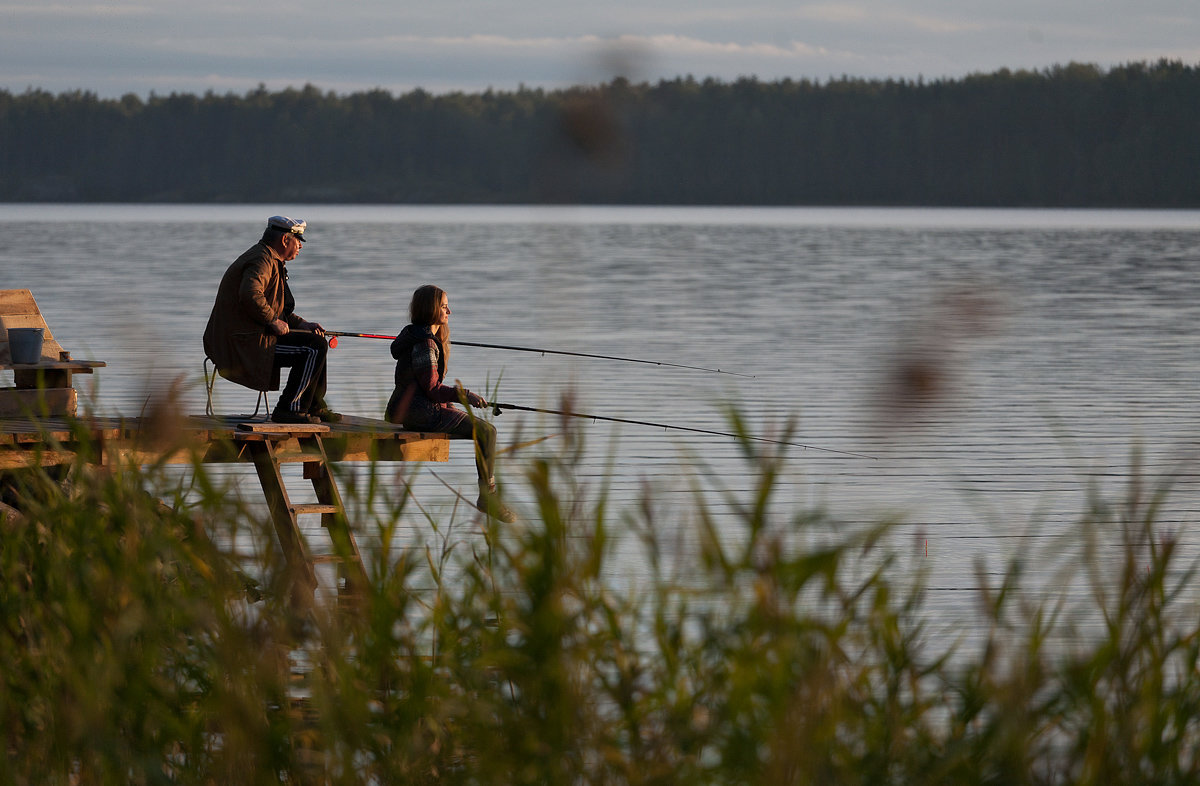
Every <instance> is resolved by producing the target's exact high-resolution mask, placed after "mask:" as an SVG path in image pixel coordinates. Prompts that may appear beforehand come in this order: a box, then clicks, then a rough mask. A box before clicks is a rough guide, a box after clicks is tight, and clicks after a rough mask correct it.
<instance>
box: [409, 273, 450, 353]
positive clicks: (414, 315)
mask: <svg viewBox="0 0 1200 786" xmlns="http://www.w3.org/2000/svg"><path fill="white" fill-rule="evenodd" d="M445 294H446V291H445V290H443V289H442V288H440V287H436V286H434V285H433V284H425V285H424V286H420V287H417V291H416V292H413V296H412V302H411V303H409V304H408V318H409V320H410V321H411V322H412V323H413V324H414V325H420V326H422V327H429V326H430V325H432V324H433V320H434V319H435V318H436V317H437V311H438V309H439V308H440V307H441V305H442V296H443V295H445ZM437 338H438V340H439V341H440V342H441V344H442V357H443V358H444V359H445V360H446V361H447V362H449V360H450V325H443V326H442V329H441V330H439V331H438V333H437Z"/></svg>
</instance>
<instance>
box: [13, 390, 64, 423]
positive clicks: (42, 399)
mask: <svg viewBox="0 0 1200 786" xmlns="http://www.w3.org/2000/svg"><path fill="white" fill-rule="evenodd" d="M78 408H79V394H78V393H77V392H76V391H75V388H47V389H44V390H39V389H37V388H0V418H15V417H31V416H41V417H47V416H60V415H74V414H75V412H76V410H78Z"/></svg>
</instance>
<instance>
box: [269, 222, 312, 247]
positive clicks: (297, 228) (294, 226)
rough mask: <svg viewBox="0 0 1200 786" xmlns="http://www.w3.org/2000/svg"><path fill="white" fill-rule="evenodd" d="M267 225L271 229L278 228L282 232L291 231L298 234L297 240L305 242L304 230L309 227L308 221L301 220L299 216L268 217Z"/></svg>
mask: <svg viewBox="0 0 1200 786" xmlns="http://www.w3.org/2000/svg"><path fill="white" fill-rule="evenodd" d="M267 227H268V228H269V229H278V230H279V231H280V232H291V233H292V234H293V235H295V236H296V239H297V240H299V241H300V242H301V243H303V242H304V230H305V229H307V228H308V222H307V221H301V220H300V219H298V218H288V217H287V216H271V217H270V218H268V219H267Z"/></svg>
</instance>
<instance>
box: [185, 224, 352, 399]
mask: <svg viewBox="0 0 1200 786" xmlns="http://www.w3.org/2000/svg"><path fill="white" fill-rule="evenodd" d="M307 227H308V225H307V223H306V222H304V221H300V220H299V219H295V218H288V217H287V216H271V218H269V219H267V229H266V231H265V232H263V236H262V239H261V240H259V241H258V242H257V243H255V244H254V245H253V246H252V247H250V248H249V249H248V250H247V251H246V252H245V253H244V254H242V255H241V256H240V257H238V258H237V260H236V261H235V262H234V263H233V264H232V265H230V266H229V268H228V269H227V270H226V271H225V275H224V276H223V277H222V278H221V284H220V286H219V287H218V289H217V300H216V302H215V303H214V304H213V309H212V314H211V315H209V318H208V326H207V327H206V328H205V329H204V351H205V353H206V354H207V355H208V356H209V357H210V358H212V361H213V364H214V365H215V366H216V367H217V370H218V371H220V372H221V376H223V377H225V378H226V379H229V380H232V381H233V382H237V383H238V384H240V385H245V386H246V387H249V388H253V389H254V390H277V389H278V388H279V376H280V373H279V372H280V369H281V368H283V367H285V366H286V367H288V368H290V369H291V371H290V373H289V374H288V380H287V385H286V386H284V388H283V392H282V393H281V394H280V395H279V401H278V403H277V404H276V406H275V410H274V412H272V413H271V420H273V421H275V422H276V423H321V422H327V423H328V422H337V421H339V420H341V419H342V416H341V415H339V414H338V413H336V412H333V411H331V410H330V409H329V407H328V406H327V405H326V404H325V356H326V354H327V353H328V352H329V346H328V345H327V344H326V343H325V338H324V336H325V330H324V329H323V328H322V327H321V326H320V325H318V324H317V323H316V322H308V321H305V320H304V319H302V318H301V317H300V316H298V315H297V314H296V313H295V307H296V301H295V298H293V297H292V291H291V288H290V287H288V283H287V280H288V273H287V263H288V262H291V261H292V260H293V259H295V258H296V255H297V254H299V253H300V248H301V245H302V244H303V243H304V230H305V229H306V228H307Z"/></svg>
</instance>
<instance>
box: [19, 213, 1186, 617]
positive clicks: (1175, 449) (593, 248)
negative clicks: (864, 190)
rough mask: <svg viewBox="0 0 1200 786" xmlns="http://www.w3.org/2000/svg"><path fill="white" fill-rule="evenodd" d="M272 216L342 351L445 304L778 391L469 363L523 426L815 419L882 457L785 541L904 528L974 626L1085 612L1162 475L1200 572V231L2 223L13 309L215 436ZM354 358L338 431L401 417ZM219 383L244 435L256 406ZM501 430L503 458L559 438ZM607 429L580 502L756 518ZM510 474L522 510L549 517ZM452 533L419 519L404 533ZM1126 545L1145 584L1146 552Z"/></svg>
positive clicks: (548, 340) (649, 217)
mask: <svg viewBox="0 0 1200 786" xmlns="http://www.w3.org/2000/svg"><path fill="white" fill-rule="evenodd" d="M273 213H284V214H288V215H292V216H298V217H300V218H304V219H306V220H308V222H309V226H310V229H309V232H308V235H309V237H310V241H309V242H308V243H307V245H306V246H305V248H304V250H303V252H302V253H301V255H300V257H299V258H298V259H297V260H296V261H295V262H294V263H292V264H291V265H290V266H289V268H290V270H291V271H292V276H291V283H292V285H293V289H294V291H295V293H296V296H297V299H298V302H299V306H298V311H299V313H301V314H302V315H303V316H304V317H306V318H308V319H312V320H315V321H318V322H321V323H322V324H323V325H324V326H325V327H326V328H327V329H332V330H348V331H357V332H379V333H388V334H391V333H395V332H397V331H398V330H399V329H400V328H401V327H403V325H404V324H405V323H406V322H407V304H408V300H409V297H410V295H411V293H412V291H413V289H415V288H416V287H417V286H418V285H420V284H424V283H436V284H438V285H439V286H441V287H442V288H444V289H446V290H447V291H448V292H449V294H450V304H451V308H452V309H453V312H454V316H453V318H452V320H451V325H452V329H453V336H454V337H455V338H457V339H459V340H463V341H474V342H483V343H496V344H512V345H527V346H536V347H548V348H555V349H564V350H574V351H584V352H594V353H601V354H609V355H620V356H628V357H637V358H645V359H653V360H661V361H668V362H671V363H679V364H686V365H695V366H706V367H712V368H720V369H722V370H725V371H729V372H735V373H737V374H744V375H752V377H751V376H734V375H733V374H713V373H703V372H699V371H690V370H683V369H673V368H667V367H660V366H654V365H642V364H629V363H618V362H611V361H601V360H580V359H573V358H563V357H556V356H549V355H547V356H542V355H537V354H527V353H518V352H505V351H498V350H484V349H475V348H469V347H459V348H457V349H456V350H455V352H454V355H453V359H452V366H451V375H452V376H453V377H455V378H458V379H461V380H462V381H463V383H464V384H465V385H467V386H468V387H471V388H473V389H476V390H480V391H483V392H484V393H485V395H488V396H490V397H493V398H494V399H496V400H500V401H505V402H508V403H513V404H521V405H526V406H534V407H548V408H558V407H559V406H560V404H561V398H562V396H563V395H565V394H567V393H568V392H573V394H574V399H573V402H572V407H573V408H574V409H575V410H577V411H581V412H587V413H594V414H597V415H603V416H609V417H619V418H628V419H634V420H645V421H654V422H661V423H669V424H674V425H680V426H689V427H695V428H701V429H712V430H718V431H725V430H728V429H729V427H730V426H729V423H728V421H727V420H726V419H725V414H724V413H725V411H726V408H727V407H729V406H734V407H736V408H737V409H738V411H739V412H740V413H741V414H742V416H743V417H744V418H745V420H746V423H747V424H748V426H749V427H750V428H751V430H752V431H753V432H754V433H756V434H759V435H762V436H767V437H778V436H780V430H781V428H782V427H783V426H784V425H785V424H786V423H788V422H794V425H795V432H794V433H793V435H792V437H791V438H792V439H793V440H794V441H795V442H799V443H805V444H808V445H812V446H815V447H819V448H827V449H830V450H835V451H850V452H853V453H861V454H867V455H869V456H871V457H873V458H858V457H854V456H847V455H842V454H839V453H833V452H825V451H820V450H813V449H810V450H802V449H799V448H793V449H790V450H789V451H788V455H789V456H790V461H789V462H788V464H787V468H786V471H785V473H784V475H783V476H782V478H781V480H780V488H779V492H778V495H777V498H776V504H775V506H774V509H773V512H774V515H775V517H776V519H777V526H778V527H779V528H780V529H781V531H787V530H788V528H789V527H790V526H791V522H792V520H793V518H794V516H796V515H797V514H798V513H800V512H802V511H804V510H811V509H812V508H817V507H819V508H823V509H826V510H828V511H829V512H830V513H831V514H832V515H833V517H834V518H835V519H836V520H837V521H838V522H841V523H840V524H839V525H838V526H839V527H842V528H850V527H854V526H858V525H862V524H867V523H872V522H876V521H879V520H881V519H883V518H895V519H896V520H897V521H899V522H900V523H899V525H898V527H897V528H896V530H895V535H894V540H895V548H896V549H897V552H898V554H899V556H900V559H899V560H898V562H897V566H898V569H900V570H902V571H911V572H913V574H914V575H915V574H916V573H918V572H925V573H926V575H927V576H928V579H929V583H930V585H931V588H932V589H931V593H930V605H931V606H932V607H933V608H934V609H935V610H945V611H946V612H947V613H948V614H949V615H950V616H949V617H947V619H952V618H958V617H969V616H970V614H971V611H972V609H973V606H972V601H971V600H970V599H969V598H968V597H966V596H967V595H969V594H970V593H966V592H964V591H965V590H971V589H972V588H974V587H976V586H977V585H978V583H979V575H978V574H977V572H976V565H977V564H982V565H983V566H984V575H988V574H989V573H990V574H992V577H993V578H994V574H995V572H996V571H997V570H998V569H999V568H1000V567H1001V566H1002V565H1003V563H1004V562H1005V560H1007V559H1009V558H1010V557H1012V556H1013V555H1018V556H1022V557H1027V558H1028V559H1029V560H1030V562H1031V574H1030V575H1031V576H1032V577H1033V581H1031V582H1030V589H1031V591H1037V592H1060V591H1063V587H1066V586H1070V585H1072V584H1073V582H1074V581H1075V579H1077V578H1078V576H1077V575H1075V574H1076V573H1077V572H1078V564H1079V563H1078V561H1073V560H1074V557H1073V556H1072V555H1077V551H1076V550H1075V549H1076V546H1077V544H1078V540H1079V538H1078V535H1079V532H1080V530H1079V528H1078V521H1079V519H1080V516H1081V514H1082V513H1083V511H1084V510H1085V509H1086V507H1087V503H1088V499H1089V494H1093V493H1094V494H1099V495H1101V496H1102V497H1104V498H1106V499H1109V500H1112V501H1119V500H1122V499H1124V497H1125V495H1126V490H1127V489H1128V487H1129V485H1130V483H1131V479H1132V478H1134V477H1135V476H1136V477H1139V478H1140V479H1141V482H1142V483H1144V484H1145V485H1146V486H1147V487H1152V486H1153V485H1155V484H1158V483H1162V482H1165V481H1167V480H1170V481H1171V482H1172V483H1173V491H1172V493H1171V495H1170V496H1169V497H1168V499H1167V502H1166V504H1165V506H1164V509H1163V511H1162V513H1161V515H1160V519H1161V520H1162V521H1163V523H1164V525H1165V527H1166V529H1167V530H1169V531H1173V532H1176V533H1177V534H1178V536H1179V538H1180V541H1181V543H1182V544H1183V547H1184V552H1185V554H1186V555H1187V556H1188V557H1189V558H1194V557H1195V556H1196V554H1197V544H1198V543H1200V541H1198V540H1197V537H1196V526H1195V522H1196V510H1197V502H1198V494H1200V483H1198V480H1197V479H1198V476H1197V466H1196V459H1197V450H1196V447H1197V440H1196V435H1197V433H1198V430H1200V407H1198V406H1197V404H1198V399H1200V390H1198V383H1200V351H1198V348H1197V346H1196V341H1195V333H1196V328H1195V327H1194V320H1195V318H1196V316H1197V311H1198V310H1200V305H1197V304H1200V277H1198V276H1197V270H1198V269H1200V212H1188V211H1182V212H1163V211H1062V210H1056V211H1043V210H1030V211H1025V210H910V209H894V210H893V209H889V210H874V209H691V208H688V209H674V208H542V207H537V208H534V207H528V208H521V207H509V208H491V207H477V208H460V207H390V206H389V207H373V206H255V205H238V206H220V207H214V206H141V205H139V206H87V205H84V206H53V205H4V206H0V233H2V237H0V248H2V249H3V251H2V252H0V270H2V271H3V276H2V277H0V284H2V286H3V288H16V287H19V288H29V289H32V290H33V293H34V296H35V297H36V298H37V300H38V303H39V305H40V306H41V309H42V311H43V313H44V314H45V316H46V319H47V321H48V323H49V324H50V326H51V328H52V330H53V332H54V334H55V336H56V337H57V338H58V340H59V342H60V343H61V344H62V345H63V346H64V347H66V348H68V349H70V350H71V351H72V353H73V354H74V355H75V356H76V357H82V358H93V359H97V360H103V361H105V362H107V364H108V366H107V368H104V369H100V370H99V371H98V372H97V374H96V375H95V376H94V378H92V379H88V378H86V377H85V378H82V379H83V385H84V386H85V387H86V386H87V385H88V384H90V383H95V390H94V393H95V396H96V398H95V401H96V404H95V405H96V407H97V408H98V409H99V410H100V411H102V412H104V413H122V414H126V415H136V414H138V412H139V411H140V409H141V407H142V404H143V402H144V400H145V397H146V395H147V392H148V391H149V390H151V389H153V388H154V386H156V385H158V384H160V383H162V382H164V381H166V380H170V379H173V378H176V377H179V378H181V379H182V380H184V381H185V382H186V384H187V386H188V387H187V394H186V408H187V409H188V411H189V412H195V413H196V414H199V413H202V412H203V409H204V393H203V387H202V373H201V372H202V361H203V351H202V348H201V341H200V336H201V333H202V331H203V328H204V324H205V321H206V319H207V316H208V312H209V309H210V308H211V306H212V297H213V293H214V292H215V288H216V284H217V281H218V280H219V278H220V276H221V273H222V272H223V271H224V269H225V267H226V266H227V265H228V264H229V262H230V261H232V260H233V259H234V258H235V257H236V256H237V255H238V254H240V253H241V252H242V251H243V250H244V249H246V248H247V247H248V246H250V245H251V244H252V243H254V242H255V241H256V240H257V238H258V236H259V234H260V232H261V228H262V226H263V225H264V223H265V219H266V218H267V216H268V215H271V214H273ZM330 359H331V372H330V373H331V387H330V395H329V400H330V402H331V404H332V405H333V406H334V407H335V408H336V409H338V410H340V411H343V412H348V413H353V414H359V415H368V416H374V417H379V416H380V415H381V413H382V410H383V406H384V403H385V402H386V400H387V397H388V394H389V393H390V391H391V379H392V368H393V362H392V360H391V358H390V356H389V354H388V342H386V341H372V340H366V339H350V338H346V339H342V340H341V343H340V345H339V347H338V348H337V349H335V350H333V351H332V353H331V356H330ZM0 383H3V384H9V382H8V381H6V380H0ZM217 387H218V392H217V406H218V408H220V409H222V410H224V411H228V412H249V411H250V410H251V409H252V408H253V406H254V396H253V393H251V392H249V391H246V390H244V389H241V388H237V387H236V386H234V385H232V384H231V383H228V382H221V383H218V386H217ZM493 393H494V395H493ZM272 401H273V399H272ZM496 423H497V426H498V428H499V430H500V435H501V440H502V441H503V442H508V441H511V440H512V439H513V438H514V436H515V435H517V434H519V435H520V438H521V439H523V440H528V439H531V438H533V437H537V436H541V435H545V434H553V433H557V431H558V430H559V429H558V423H557V422H556V421H555V419H553V418H547V417H544V416H537V415H529V414H522V413H516V412H507V413H505V414H504V415H502V416H501V417H500V418H498V419H496ZM579 425H580V426H581V427H582V433H583V434H584V435H585V437H586V440H587V446H588V447H587V451H586V453H585V455H584V458H583V460H582V463H581V467H580V475H579V476H580V479H581V481H582V482H584V483H585V484H588V485H589V486H591V487H592V488H597V489H598V488H599V487H600V485H601V484H602V482H603V481H604V479H605V478H606V476H608V475H610V474H611V478H610V496H611V498H612V500H613V502H614V503H615V504H614V507H615V508H616V509H617V510H622V509H629V508H632V507H633V503H634V502H635V500H636V499H637V498H638V497H639V496H640V495H641V494H642V492H643V490H644V489H647V488H649V489H651V490H653V492H654V494H655V498H656V499H657V500H658V508H659V509H660V511H661V513H662V515H663V526H668V527H670V526H676V527H678V528H679V533H680V541H681V542H682V543H686V542H687V540H688V538H687V536H686V532H687V527H688V524H687V522H688V521H689V513H688V511H689V510H690V509H691V505H692V496H691V493H690V491H689V489H690V488H691V487H692V486H693V485H699V486H700V487H701V488H704V489H708V490H709V493H710V496H709V501H710V502H711V504H712V507H713V509H714V510H715V511H716V513H717V516H718V520H719V521H720V520H723V519H722V518H721V517H725V518H727V519H728V520H730V521H732V520H733V513H732V508H733V507H734V505H735V503H734V502H733V501H732V500H739V499H740V500H746V499H748V498H749V497H750V494H751V490H752V478H750V477H748V475H747V464H746V463H745V462H744V461H743V459H742V457H741V451H740V450H739V448H738V446H737V445H736V444H735V443H734V442H733V441H732V440H730V439H727V438H722V437H717V436H704V435H699V434H690V433H685V432H682V431H665V430H660V429H652V428H645V427H640V426H631V425H619V424H618V425H614V424H610V423H605V422H599V421H596V422H593V421H580V422H579ZM561 443H562V440H561V439H557V438H556V439H549V440H547V441H545V442H542V443H540V444H538V445H536V446H533V447H530V448H526V449H524V450H522V451H521V452H520V453H519V455H521V456H523V457H533V456H537V455H539V454H542V453H545V454H553V453H555V452H556V451H557V450H559V449H560V448H561ZM1135 452H1137V453H1140V459H1139V460H1140V466H1139V467H1137V468H1135V466H1134V455H1135ZM509 466H510V467H512V468H513V469H514V471H513V472H510V473H508V475H507V479H508V481H509V482H508V491H509V496H510V498H511V499H512V500H513V503H514V506H515V507H516V508H517V509H518V510H522V509H524V510H526V511H529V512H530V513H532V510H531V505H530V496H529V494H528V491H527V490H526V489H525V488H524V485H523V483H522V482H521V480H520V476H519V473H517V472H515V469H516V465H515V464H513V463H512V462H511V460H510V464H509ZM432 473H436V475H437V477H434V476H433V474H432ZM501 474H502V476H503V475H504V472H503V468H502V473H501ZM438 478H441V480H444V481H445V482H446V483H448V484H450V485H451V486H453V487H455V488H461V489H462V490H463V491H464V493H466V494H468V495H469V496H471V497H472V498H473V496H474V468H473V463H472V461H471V455H470V447H469V445H467V444H464V443H454V444H453V445H452V450H451V460H450V462H449V463H448V464H434V465H429V466H427V467H424V468H421V469H419V470H418V471H417V473H416V482H415V488H416V489H417V493H418V497H419V499H420V501H421V503H422V505H423V506H424V507H425V508H426V509H427V510H429V511H431V512H433V513H434V514H435V515H449V511H450V510H451V507H452V505H453V503H454V497H453V495H451V494H450V493H449V491H448V490H447V489H446V487H445V485H443V484H442V482H441V480H438ZM243 488H246V486H243ZM248 488H249V489H250V491H251V492H254V491H255V490H256V486H255V485H254V484H253V482H251V483H250V485H249V486H248ZM722 489H723V490H726V491H728V493H729V496H726V495H724V494H723V493H720V492H719V491H718V490H722ZM731 498H732V500H731ZM457 515H458V516H459V517H460V518H463V519H468V518H469V517H468V516H466V514H465V513H463V512H462V511H461V510H460V511H459V512H458V514H457ZM427 532H428V527H427V525H426V524H425V522H424V521H423V519H422V518H421V516H420V514H418V513H417V512H416V511H415V510H414V511H412V516H411V521H407V522H406V528H405V531H404V534H403V536H402V537H405V538H410V539H412V540H413V541H414V542H415V541H419V540H420V539H421V538H422V537H424V536H425V534H427ZM668 534H670V533H668ZM821 534H825V535H829V534H835V533H829V532H827V533H817V535H818V536H820V535H821ZM1096 534H1097V537H1098V541H1099V543H1100V544H1101V560H1103V559H1104V553H1105V549H1113V550H1114V551H1113V552H1112V554H1113V555H1114V558H1115V549H1116V544H1117V543H1118V542H1119V533H1118V532H1114V531H1108V530H1105V529H1104V528H1101V531H1099V532H1097V533H1096ZM684 547H685V548H686V546H684ZM637 565H638V561H637V558H636V555H634V554H632V553H630V554H629V555H628V559H627V560H626V561H624V562H622V563H620V564H619V565H618V566H617V569H616V570H615V571H614V576H613V579H614V581H617V582H629V583H636V582H637V580H638V578H639V568H638V567H637ZM622 566H623V567H622ZM1064 579H1065V580H1064Z"/></svg>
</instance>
